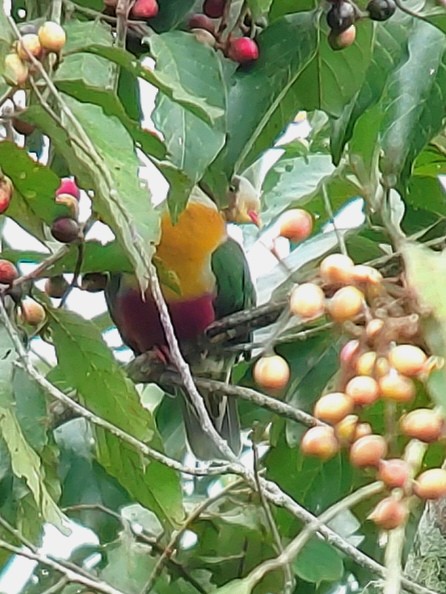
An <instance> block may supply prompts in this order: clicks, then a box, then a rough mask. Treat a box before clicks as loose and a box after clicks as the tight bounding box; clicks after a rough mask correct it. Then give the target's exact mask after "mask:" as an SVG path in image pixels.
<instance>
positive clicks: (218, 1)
mask: <svg viewBox="0 0 446 594" xmlns="http://www.w3.org/2000/svg"><path fill="white" fill-rule="evenodd" d="M225 5H226V0H205V2H204V4H203V12H204V14H205V15H206V16H208V17H210V18H211V19H219V18H220V17H222V16H223V12H224V10H225Z"/></svg>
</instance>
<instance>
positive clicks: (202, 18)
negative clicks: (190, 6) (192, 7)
mask: <svg viewBox="0 0 446 594" xmlns="http://www.w3.org/2000/svg"><path fill="white" fill-rule="evenodd" d="M187 26H188V27H189V29H205V30H206V31H209V33H214V32H215V24H214V21H212V20H211V19H210V18H209V17H207V16H206V15H205V14H200V13H196V14H193V15H192V16H191V17H190V18H189V20H188V22H187Z"/></svg>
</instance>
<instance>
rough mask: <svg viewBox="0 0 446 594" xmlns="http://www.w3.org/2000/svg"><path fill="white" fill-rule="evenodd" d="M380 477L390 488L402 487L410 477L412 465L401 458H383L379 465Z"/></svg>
mask: <svg viewBox="0 0 446 594" xmlns="http://www.w3.org/2000/svg"><path fill="white" fill-rule="evenodd" d="M378 478H379V480H380V481H382V482H383V483H384V484H385V485H386V486H387V487H388V488H389V489H396V488H399V489H401V488H403V487H404V485H405V484H406V483H407V481H408V480H409V478H410V466H409V464H408V463H407V462H406V461H405V460H401V459H400V458H392V459H390V460H381V462H380V463H379V467H378Z"/></svg>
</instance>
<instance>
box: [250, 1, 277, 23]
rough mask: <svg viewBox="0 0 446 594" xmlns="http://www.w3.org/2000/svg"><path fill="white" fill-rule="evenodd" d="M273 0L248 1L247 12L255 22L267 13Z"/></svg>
mask: <svg viewBox="0 0 446 594" xmlns="http://www.w3.org/2000/svg"><path fill="white" fill-rule="evenodd" d="M272 2H273V0H248V6H249V10H250V11H251V13H252V16H253V19H254V20H256V19H258V18H259V17H261V16H262V15H265V14H267V13H268V12H269V9H270V7H271V4H272Z"/></svg>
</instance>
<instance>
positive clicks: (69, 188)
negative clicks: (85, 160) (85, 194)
mask: <svg viewBox="0 0 446 594" xmlns="http://www.w3.org/2000/svg"><path fill="white" fill-rule="evenodd" d="M60 194H70V196H74V197H75V198H76V199H77V200H79V198H80V197H81V193H80V190H79V188H78V187H77V184H76V182H75V181H74V180H72V179H70V178H69V177H65V178H64V179H62V180H61V181H60V186H59V187H58V188H57V190H56V196H59V195H60Z"/></svg>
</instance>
